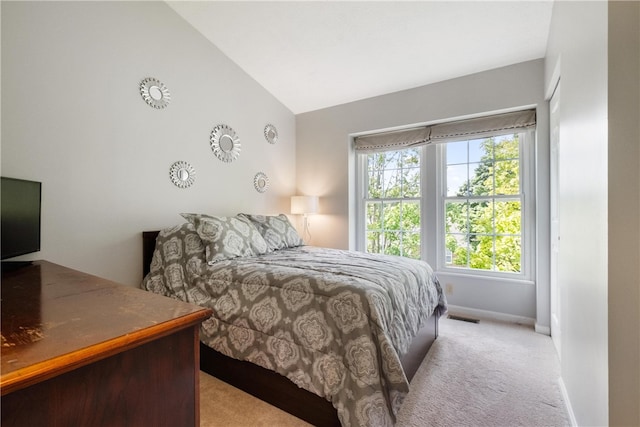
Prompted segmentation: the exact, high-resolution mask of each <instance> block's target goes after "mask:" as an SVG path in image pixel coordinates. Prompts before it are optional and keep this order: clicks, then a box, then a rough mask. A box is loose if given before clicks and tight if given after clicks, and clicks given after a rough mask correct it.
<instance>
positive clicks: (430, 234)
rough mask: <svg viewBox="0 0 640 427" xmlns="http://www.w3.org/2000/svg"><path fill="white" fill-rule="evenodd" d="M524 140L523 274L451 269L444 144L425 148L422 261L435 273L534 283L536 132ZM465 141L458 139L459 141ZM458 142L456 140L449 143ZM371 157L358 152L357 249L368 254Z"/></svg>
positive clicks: (422, 164)
mask: <svg viewBox="0 0 640 427" xmlns="http://www.w3.org/2000/svg"><path fill="white" fill-rule="evenodd" d="M518 133H520V134H521V138H520V172H521V173H520V185H521V192H522V231H521V233H522V236H521V237H522V264H521V271H520V272H518V273H514V272H500V271H490V270H480V269H472V268H462V267H447V266H446V254H445V249H446V248H445V214H444V212H445V210H444V209H445V199H446V188H445V179H444V177H445V175H444V174H446V164H445V161H446V160H445V159H444V151H445V150H444V144H446V142H445V143H439V144H432V145H426V146H424V147H422V149H421V158H420V167H421V192H422V197H421V225H420V233H421V247H420V249H421V259H422V260H423V261H427V262H428V263H429V264H431V265H432V266H433V267H434V269H435V270H437V271H441V272H446V273H447V274H452V275H464V276H476V277H495V278H500V279H510V280H513V281H525V282H530V281H531V280H534V276H535V250H536V246H535V236H536V234H535V233H536V228H535V223H536V213H535V178H536V177H535V172H534V171H535V169H534V167H535V152H534V145H535V144H534V141H535V130H534V129H531V130H525V131H520V132H518ZM460 140H465V139H457V140H456V141H460ZM447 142H455V141H453V140H452V141H447ZM366 159H367V154H366V153H356V155H355V161H356V162H355V163H356V165H355V172H356V179H355V183H356V194H355V195H356V206H355V208H356V220H355V225H356V233H355V237H356V250H359V251H363V252H364V251H366V223H365V222H366V221H365V220H364V218H365V215H366V212H365V209H366V203H365V195H366V190H367V172H368V171H367V161H366Z"/></svg>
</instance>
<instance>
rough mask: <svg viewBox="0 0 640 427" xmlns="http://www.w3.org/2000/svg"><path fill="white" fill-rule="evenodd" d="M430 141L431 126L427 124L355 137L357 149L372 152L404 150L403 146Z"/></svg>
mask: <svg viewBox="0 0 640 427" xmlns="http://www.w3.org/2000/svg"><path fill="white" fill-rule="evenodd" d="M428 143H429V128H428V127H426V126H423V127H420V128H413V129H406V130H398V131H393V132H385V133H376V134H373V135H364V136H358V137H356V139H355V147H356V150H358V151H363V152H364V151H366V152H371V153H373V152H378V151H392V150H402V149H403V148H408V147H411V146H414V145H424V144H428Z"/></svg>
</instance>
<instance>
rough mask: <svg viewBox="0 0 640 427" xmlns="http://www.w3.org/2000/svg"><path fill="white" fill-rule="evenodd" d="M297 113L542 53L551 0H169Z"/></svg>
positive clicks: (506, 63)
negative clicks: (253, 0) (289, 0)
mask: <svg viewBox="0 0 640 427" xmlns="http://www.w3.org/2000/svg"><path fill="white" fill-rule="evenodd" d="M167 3H168V4H169V5H170V6H171V7H172V8H173V9H174V10H175V11H176V12H177V13H178V14H180V15H181V16H182V17H183V18H184V19H185V20H187V21H188V22H189V23H191V25H193V27H194V28H196V29H197V30H198V31H200V32H201V33H202V34H203V35H204V36H205V37H206V38H207V39H209V40H210V41H211V42H212V43H213V44H215V45H216V46H217V47H218V48H219V49H220V50H221V51H222V52H224V53H225V54H226V55H227V56H228V57H229V58H230V59H231V60H233V61H234V62H235V63H237V64H238V65H239V66H240V67H241V68H242V69H244V70H245V71H246V72H247V73H248V74H249V75H250V76H252V77H253V78H254V79H255V80H256V81H257V82H259V83H260V84H261V85H262V86H263V87H264V88H265V89H266V90H268V91H269V92H270V93H271V94H273V95H274V96H275V97H276V98H278V99H279V100H280V101H281V102H282V103H283V104H284V105H286V106H287V107H288V108H289V109H290V110H291V111H292V112H293V113H295V114H298V113H303V112H307V111H313V110H317V109H321V108H325V107H330V106H334V105H338V104H343V103H347V102H351V101H356V100H359V99H364V98H369V97H372V96H377V95H382V94H385V93H390V92H395V91H399V90H404V89H410V88H413V87H417V86H422V85H425V84H430V83H434V82H438V81H443V80H447V79H451V78H455V77H460V76H464V75H468V74H472V73H476V72H480V71H484V70H489V69H492V68H498V67H502V66H506V65H510V64H515V63H518V62H523V61H528V60H532V59H537V58H542V57H544V55H545V51H546V45H547V37H548V33H549V24H550V21H551V12H552V8H553V1H552V0H542V1H482V0H476V1H293V2H286V1H256V2H244V1H168V2H167Z"/></svg>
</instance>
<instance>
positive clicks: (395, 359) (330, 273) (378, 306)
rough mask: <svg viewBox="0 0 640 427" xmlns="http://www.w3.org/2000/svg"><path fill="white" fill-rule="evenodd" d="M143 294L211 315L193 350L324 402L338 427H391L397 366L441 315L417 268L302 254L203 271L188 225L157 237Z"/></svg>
mask: <svg viewBox="0 0 640 427" xmlns="http://www.w3.org/2000/svg"><path fill="white" fill-rule="evenodd" d="M143 287H144V288H146V289H147V290H149V291H152V292H156V293H159V294H162V295H166V296H169V297H172V298H176V299H180V300H183V301H187V302H190V303H194V304H198V305H201V306H205V307H209V308H211V309H212V310H213V315H212V316H211V318H209V319H208V320H206V321H205V322H203V324H202V326H201V336H200V339H201V341H202V342H204V343H205V344H207V345H208V346H210V347H212V348H213V349H215V350H217V351H219V352H221V353H223V354H225V355H227V356H230V357H233V358H236V359H241V360H247V361H250V362H252V363H255V364H257V365H260V366H263V367H265V368H267V369H271V370H273V371H276V372H278V373H280V374H282V375H284V376H286V377H287V378H289V379H290V380H291V381H293V382H294V383H295V384H297V385H298V386H300V387H302V388H304V389H306V390H309V391H311V392H313V393H315V394H317V395H319V396H322V397H325V398H326V399H328V400H329V401H331V402H332V403H333V406H334V407H335V408H336V409H337V411H338V416H339V418H340V421H341V423H342V425H343V426H345V427H346V426H387V425H393V424H394V422H395V417H396V414H397V413H398V410H399V409H400V406H401V404H402V401H403V399H404V397H405V396H406V394H407V393H408V391H409V384H408V381H407V378H406V376H405V374H404V372H403V370H402V366H401V364H400V359H399V357H400V355H402V354H404V353H405V352H406V351H407V349H408V347H409V344H410V343H411V340H412V338H413V337H414V336H415V335H416V333H417V331H418V330H419V329H420V328H421V327H422V326H424V325H425V323H426V321H427V319H428V318H429V316H430V315H431V314H432V313H434V311H435V310H436V309H438V310H439V313H442V312H444V311H445V310H446V301H445V298H444V295H443V293H442V290H441V288H440V285H439V284H438V282H437V280H436V278H435V277H434V275H433V272H432V270H431V268H430V267H429V265H428V264H426V263H424V262H421V261H416V260H411V259H407V258H401V257H392V256H384V255H373V254H366V253H361V252H352V251H343V250H336V249H325V248H317V247H309V246H301V247H297V248H291V249H283V250H278V251H274V252H271V253H268V254H264V255H259V256H252V257H241V258H235V259H231V260H224V261H220V262H217V263H215V264H214V265H207V263H206V262H205V252H204V247H203V245H202V241H201V240H200V238H199V237H198V234H196V232H195V231H194V229H193V227H192V226H191V225H190V224H183V225H181V226H177V227H174V228H171V229H166V230H163V231H162V232H161V233H160V235H159V236H158V239H157V241H156V249H155V252H154V256H153V261H152V264H151V272H150V273H149V274H148V275H147V277H145V279H144V282H143Z"/></svg>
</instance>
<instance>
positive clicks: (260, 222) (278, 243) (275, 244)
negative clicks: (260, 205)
mask: <svg viewBox="0 0 640 427" xmlns="http://www.w3.org/2000/svg"><path fill="white" fill-rule="evenodd" d="M238 216H244V217H245V218H248V219H249V220H250V221H251V222H252V223H253V225H255V226H256V228H257V229H258V231H259V232H260V234H261V235H262V237H263V238H264V240H265V241H266V242H267V245H268V246H269V250H271V251H276V250H279V249H285V248H295V247H297V246H302V245H304V241H303V240H302V239H301V238H300V235H298V232H297V231H296V229H295V228H294V227H293V225H291V222H289V218H287V216H286V215H285V214H280V215H276V216H266V215H249V214H238Z"/></svg>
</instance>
